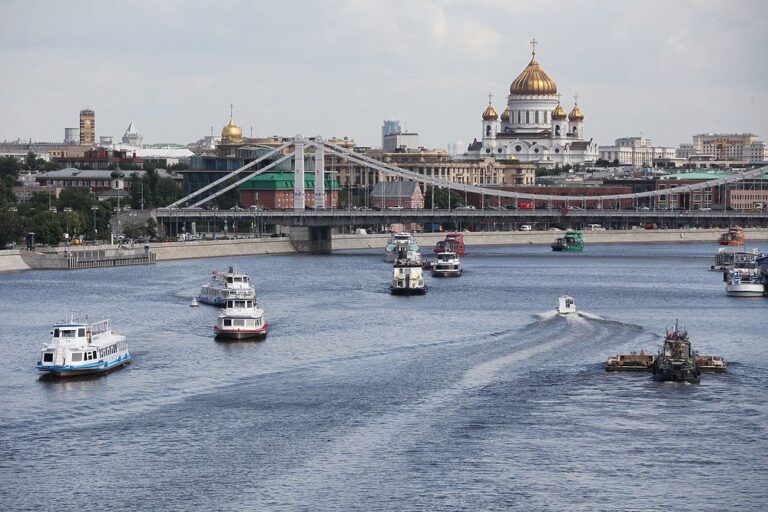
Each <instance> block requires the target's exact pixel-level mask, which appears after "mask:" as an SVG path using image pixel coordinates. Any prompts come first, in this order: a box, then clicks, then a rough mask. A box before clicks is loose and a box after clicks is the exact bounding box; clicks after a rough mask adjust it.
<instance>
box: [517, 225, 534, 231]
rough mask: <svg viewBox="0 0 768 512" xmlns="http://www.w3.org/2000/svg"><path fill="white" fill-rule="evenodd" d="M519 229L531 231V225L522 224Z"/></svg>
mask: <svg viewBox="0 0 768 512" xmlns="http://www.w3.org/2000/svg"><path fill="white" fill-rule="evenodd" d="M520 231H533V226H531V225H530V224H523V225H522V226H520Z"/></svg>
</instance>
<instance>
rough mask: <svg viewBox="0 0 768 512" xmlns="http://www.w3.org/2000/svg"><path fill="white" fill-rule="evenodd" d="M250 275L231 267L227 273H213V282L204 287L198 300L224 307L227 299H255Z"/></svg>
mask: <svg viewBox="0 0 768 512" xmlns="http://www.w3.org/2000/svg"><path fill="white" fill-rule="evenodd" d="M250 281H251V280H250V278H249V277H248V274H244V273H242V272H238V271H237V268H235V267H229V270H227V272H218V271H215V270H214V271H213V274H212V275H211V280H210V281H209V282H208V283H207V284H205V285H203V287H202V289H201V290H200V295H199V296H198V297H197V300H198V301H200V302H203V303H205V304H212V305H214V306H224V304H225V303H226V302H227V299H255V298H256V290H254V288H253V286H251V282H250Z"/></svg>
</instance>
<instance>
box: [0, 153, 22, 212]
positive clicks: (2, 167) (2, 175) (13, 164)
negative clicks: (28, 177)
mask: <svg viewBox="0 0 768 512" xmlns="http://www.w3.org/2000/svg"><path fill="white" fill-rule="evenodd" d="M20 167H21V166H20V165H19V161H18V160H16V159H15V158H14V157H12V156H2V157H0V208H6V207H7V206H8V205H10V204H14V203H16V194H14V193H13V187H14V185H17V184H18V182H19V170H20Z"/></svg>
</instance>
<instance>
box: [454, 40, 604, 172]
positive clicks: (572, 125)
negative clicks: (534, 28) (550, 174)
mask: <svg viewBox="0 0 768 512" xmlns="http://www.w3.org/2000/svg"><path fill="white" fill-rule="evenodd" d="M536 44H537V43H536V40H535V39H534V40H533V41H531V46H532V57H531V61H530V62H529V63H528V66H526V67H525V69H523V71H522V72H521V73H520V74H519V75H518V76H517V78H515V79H514V80H513V81H512V84H511V85H510V87H509V95H508V96H507V105H506V109H505V110H504V111H503V112H502V114H501V116H499V115H498V113H497V112H496V109H495V108H494V107H493V104H492V95H490V94H489V95H488V106H487V107H486V109H485V110H484V111H483V114H482V137H481V138H480V140H478V139H475V140H474V141H473V142H472V143H471V144H470V145H469V148H468V150H467V154H468V155H473V156H487V157H493V158H496V159H505V160H508V159H511V158H514V159H516V160H518V161H520V162H524V163H535V164H536V165H538V166H541V167H548V168H550V167H555V166H564V165H565V164H570V165H580V164H585V163H592V162H594V161H596V160H597V156H598V150H597V145H596V144H594V143H593V142H592V139H589V140H586V139H585V138H584V113H583V112H582V110H581V108H580V107H579V105H578V96H574V106H573V108H572V109H571V111H570V113H566V111H565V109H564V108H563V107H562V106H561V105H560V95H559V94H558V88H557V84H556V83H555V81H554V80H553V79H552V78H550V77H549V75H548V74H547V73H546V72H545V71H544V70H543V69H542V68H541V66H540V65H539V63H538V62H537V61H536Z"/></svg>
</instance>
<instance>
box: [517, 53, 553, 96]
mask: <svg viewBox="0 0 768 512" xmlns="http://www.w3.org/2000/svg"><path fill="white" fill-rule="evenodd" d="M532 55H533V56H532V57H531V62H529V63H528V65H527V66H526V67H525V69H524V70H523V71H522V73H520V74H519V75H518V76H517V78H515V81H514V82H512V85H510V86H509V92H510V93H511V94H523V95H529V94H536V95H544V96H554V95H555V94H557V84H556V83H555V81H554V80H552V79H551V78H550V77H549V75H548V74H547V72H546V71H544V70H543V69H541V66H539V63H538V62H536V51H533V52H532Z"/></svg>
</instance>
